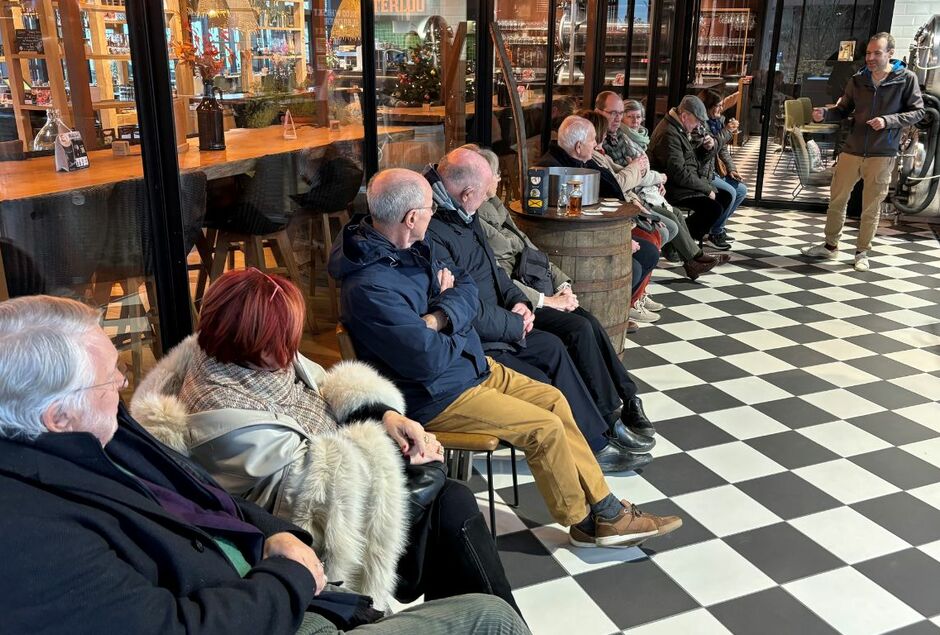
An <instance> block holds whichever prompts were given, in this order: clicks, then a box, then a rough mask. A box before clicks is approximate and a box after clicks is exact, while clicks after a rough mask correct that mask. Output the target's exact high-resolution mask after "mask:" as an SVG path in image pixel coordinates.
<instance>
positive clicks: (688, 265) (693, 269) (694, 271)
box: [682, 256, 718, 280]
mask: <svg viewBox="0 0 940 635" xmlns="http://www.w3.org/2000/svg"><path fill="white" fill-rule="evenodd" d="M717 264H718V259H717V258H714V257H712V256H699V257H698V258H693V259H692V260H686V261H685V262H684V263H682V268H683V269H685V276H686V278H688V279H689V280H695V279H696V278H698V277H699V276H700V275H702V274H703V273H708V272H709V271H711V270H712V269H714V268H715V265H717Z"/></svg>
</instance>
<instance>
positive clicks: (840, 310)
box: [813, 289, 866, 326]
mask: <svg viewBox="0 0 940 635" xmlns="http://www.w3.org/2000/svg"><path fill="white" fill-rule="evenodd" d="M816 291H817V290H816V289H814V290H813V293H816ZM813 310H814V311H819V312H820V313H825V314H826V315H831V316H832V317H834V318H837V319H840V320H844V319H845V318H850V317H858V316H859V315H865V314H866V311H863V310H861V309H859V308H857V307H854V306H852V305H851V304H843V303H842V302H823V303H822V304H814V305H813ZM814 326H815V324H814Z"/></svg>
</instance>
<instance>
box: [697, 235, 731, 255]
mask: <svg viewBox="0 0 940 635" xmlns="http://www.w3.org/2000/svg"><path fill="white" fill-rule="evenodd" d="M702 242H703V243H704V244H706V245H708V246H710V247H712V248H714V249H717V250H718V251H728V250H729V249H731V243H729V242H728V241H726V240H725V239H724V238H723V237H722V235H721V234H718V235H714V234H708V235H707V236H705V238H703V239H702Z"/></svg>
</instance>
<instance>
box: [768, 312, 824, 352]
mask: <svg viewBox="0 0 940 635" xmlns="http://www.w3.org/2000/svg"><path fill="white" fill-rule="evenodd" d="M776 313H777V314H778V315H779V314H780V312H779V311H777V312H776ZM770 330H771V331H773V332H774V333H776V334H777V335H782V336H783V337H785V338H787V339H788V340H792V341H794V342H796V343H797V344H812V343H813V342H820V341H822V340H828V339H830V338H831V337H832V336H831V335H829V334H828V333H823V332H822V331H820V330H818V329H814V328H813V327H812V326H806V325H805V324H795V325H793V326H784V327H782V328H778V329H770Z"/></svg>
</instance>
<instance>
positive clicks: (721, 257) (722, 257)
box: [715, 253, 731, 265]
mask: <svg viewBox="0 0 940 635" xmlns="http://www.w3.org/2000/svg"><path fill="white" fill-rule="evenodd" d="M715 257H716V259H717V260H718V263H717V264H719V265H726V264H728V263H729V262H731V254H727V253H720V254H715Z"/></svg>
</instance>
